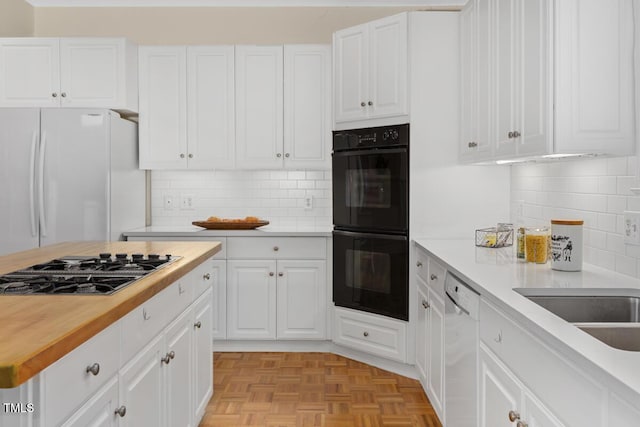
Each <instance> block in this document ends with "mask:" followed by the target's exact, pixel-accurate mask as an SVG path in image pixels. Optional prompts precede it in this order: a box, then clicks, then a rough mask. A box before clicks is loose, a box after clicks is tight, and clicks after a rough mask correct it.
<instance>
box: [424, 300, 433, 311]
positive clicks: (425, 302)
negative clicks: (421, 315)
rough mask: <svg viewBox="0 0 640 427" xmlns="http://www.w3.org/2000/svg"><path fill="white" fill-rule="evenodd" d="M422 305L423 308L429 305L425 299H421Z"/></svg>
mask: <svg viewBox="0 0 640 427" xmlns="http://www.w3.org/2000/svg"><path fill="white" fill-rule="evenodd" d="M422 306H423V307H424V309H425V310H426V309H427V308H429V307H431V306H430V305H429V303H428V302H427V301H426V300H422Z"/></svg>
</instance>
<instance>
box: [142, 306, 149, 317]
mask: <svg viewBox="0 0 640 427" xmlns="http://www.w3.org/2000/svg"><path fill="white" fill-rule="evenodd" d="M142 318H143V319H144V320H149V319H151V315H150V314H148V313H147V309H146V308H143V309H142Z"/></svg>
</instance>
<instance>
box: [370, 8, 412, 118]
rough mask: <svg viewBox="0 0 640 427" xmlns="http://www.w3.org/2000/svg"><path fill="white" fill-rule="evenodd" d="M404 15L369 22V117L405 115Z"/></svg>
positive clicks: (406, 107)
mask: <svg viewBox="0 0 640 427" xmlns="http://www.w3.org/2000/svg"><path fill="white" fill-rule="evenodd" d="M407 37H408V34H407V14H406V13H402V14H400V15H394V16H390V17H388V18H383V19H379V20H377V21H373V22H371V23H369V39H370V41H369V55H370V60H369V63H368V67H369V99H368V100H367V104H368V103H369V101H371V102H372V103H373V105H371V107H368V115H369V117H370V118H379V117H390V116H399V115H403V114H408V113H409V109H408V104H407V84H408V77H407V69H408V62H407Z"/></svg>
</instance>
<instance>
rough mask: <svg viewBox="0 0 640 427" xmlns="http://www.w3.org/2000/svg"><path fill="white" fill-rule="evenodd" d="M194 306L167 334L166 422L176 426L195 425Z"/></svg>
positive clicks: (163, 362)
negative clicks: (193, 373)
mask: <svg viewBox="0 0 640 427" xmlns="http://www.w3.org/2000/svg"><path fill="white" fill-rule="evenodd" d="M193 336H194V321H193V309H190V310H187V311H185V312H184V313H183V314H182V315H180V317H178V318H177V319H176V320H175V321H174V322H173V323H172V324H171V325H170V326H169V327H168V328H167V332H166V334H165V340H166V344H165V349H166V352H165V353H164V356H163V357H162V358H161V359H160V360H161V362H162V371H163V372H162V374H163V377H164V378H163V379H164V384H163V389H164V393H165V396H164V397H165V400H164V405H163V406H164V408H165V413H164V415H165V419H166V422H165V425H167V426H172V427H174V426H175V427H189V426H193V425H194V423H193V421H192V417H193V404H192V395H193V387H192V384H191V382H192V380H193V379H194V377H193V375H192V372H193V353H194V349H193Z"/></svg>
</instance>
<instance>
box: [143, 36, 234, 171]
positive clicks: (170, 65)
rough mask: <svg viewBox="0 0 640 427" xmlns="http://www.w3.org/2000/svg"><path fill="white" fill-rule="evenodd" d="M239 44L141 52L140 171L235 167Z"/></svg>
mask: <svg viewBox="0 0 640 427" xmlns="http://www.w3.org/2000/svg"><path fill="white" fill-rule="evenodd" d="M233 52H234V49H233V46H201V47H200V46H199V47H193V48H192V47H189V48H187V47H184V46H153V47H150V46H145V47H141V48H140V116H139V123H140V127H139V129H140V167H141V168H142V169H214V168H233V165H234V163H233V162H234V158H235V155H234V145H233V144H234V141H235V135H234V132H235V127H234V59H233V58H234V53H233Z"/></svg>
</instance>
